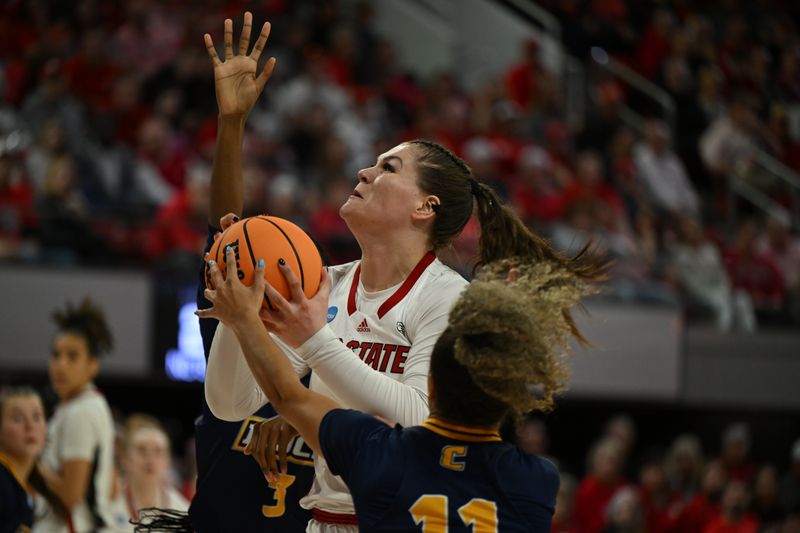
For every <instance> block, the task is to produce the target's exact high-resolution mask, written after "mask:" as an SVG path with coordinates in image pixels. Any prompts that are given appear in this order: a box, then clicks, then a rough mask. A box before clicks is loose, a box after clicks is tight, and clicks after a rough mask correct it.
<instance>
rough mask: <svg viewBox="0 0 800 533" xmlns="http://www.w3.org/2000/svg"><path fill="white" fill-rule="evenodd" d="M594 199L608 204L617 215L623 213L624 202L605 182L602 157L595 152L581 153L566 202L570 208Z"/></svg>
mask: <svg viewBox="0 0 800 533" xmlns="http://www.w3.org/2000/svg"><path fill="white" fill-rule="evenodd" d="M592 199H596V200H599V201H601V202H603V203H606V204H608V205H609V206H610V207H611V208H613V210H614V211H615V212H617V213H622V212H623V206H622V200H621V199H620V197H619V195H618V194H617V192H616V191H615V190H614V188H613V187H611V186H610V185H609V184H608V183H606V182H605V177H604V176H603V164H602V161H601V160H600V157H599V156H598V155H597V154H596V153H595V152H581V153H580V154H578V157H577V159H576V161H575V180H574V181H573V182H572V183H570V184H569V185H567V187H566V188H565V189H564V201H565V203H566V205H567V206H569V205H570V204H572V203H574V202H578V201H586V200H592Z"/></svg>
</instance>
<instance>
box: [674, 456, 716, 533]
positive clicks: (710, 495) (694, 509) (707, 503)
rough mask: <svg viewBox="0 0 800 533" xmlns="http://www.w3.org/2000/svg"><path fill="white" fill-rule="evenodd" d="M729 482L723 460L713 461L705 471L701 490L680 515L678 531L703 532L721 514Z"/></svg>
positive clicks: (686, 532)
mask: <svg viewBox="0 0 800 533" xmlns="http://www.w3.org/2000/svg"><path fill="white" fill-rule="evenodd" d="M725 483H727V474H726V473H725V468H724V467H723V466H722V462H721V461H711V462H710V463H708V464H707V465H706V468H705V470H704V471H703V480H702V483H701V487H700V491H699V492H697V493H696V494H695V495H694V496H693V497H692V498H691V499H690V500H689V502H688V503H687V504H686V506H685V507H684V508H683V510H682V511H681V513H680V516H679V517H678V523H677V527H676V531H679V532H680V533H703V531H704V530H705V528H706V526H707V525H708V524H709V523H711V522H712V521H713V520H715V519H716V517H717V515H718V514H719V502H720V499H721V497H722V491H723V489H724V488H725Z"/></svg>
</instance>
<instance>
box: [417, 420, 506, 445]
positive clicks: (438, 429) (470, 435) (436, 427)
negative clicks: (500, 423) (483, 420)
mask: <svg viewBox="0 0 800 533" xmlns="http://www.w3.org/2000/svg"><path fill="white" fill-rule="evenodd" d="M421 426H422V427H424V428H425V429H427V430H429V431H433V432H434V433H437V434H439V435H442V436H444V437H449V438H451V439H456V440H463V441H468V442H499V441H502V440H503V439H501V438H500V434H499V433H498V432H497V431H487V430H485V429H478V428H471V427H467V426H457V425H455V424H450V423H448V422H443V421H441V420H438V419H436V418H428V419H427V420H426V421H425V422H423V423H422V424H421Z"/></svg>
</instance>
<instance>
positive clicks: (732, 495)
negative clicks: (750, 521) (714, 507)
mask: <svg viewBox="0 0 800 533" xmlns="http://www.w3.org/2000/svg"><path fill="white" fill-rule="evenodd" d="M749 503H750V495H749V493H748V491H747V485H745V484H744V483H742V482H741V481H731V482H730V483H728V486H727V487H725V492H724V493H723V495H722V512H723V513H724V514H725V515H727V516H728V517H729V518H733V519H739V518H741V517H742V516H743V515H744V513H745V511H747V506H748V504H749Z"/></svg>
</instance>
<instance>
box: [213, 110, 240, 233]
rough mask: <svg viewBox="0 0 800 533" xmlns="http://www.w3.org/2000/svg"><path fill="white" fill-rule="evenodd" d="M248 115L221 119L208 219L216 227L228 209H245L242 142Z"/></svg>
mask: <svg viewBox="0 0 800 533" xmlns="http://www.w3.org/2000/svg"><path fill="white" fill-rule="evenodd" d="M245 118H246V117H245V116H237V117H227V116H222V115H220V117H219V119H218V128H219V130H218V132H217V145H216V150H215V152H214V163H213V167H212V170H211V191H210V193H211V203H210V206H209V210H208V222H209V224H211V225H212V226H214V227H217V226H218V225H219V219H220V218H222V217H223V216H225V215H226V214H228V213H237V214H241V213H242V208H243V202H242V143H243V142H244V124H245Z"/></svg>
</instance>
